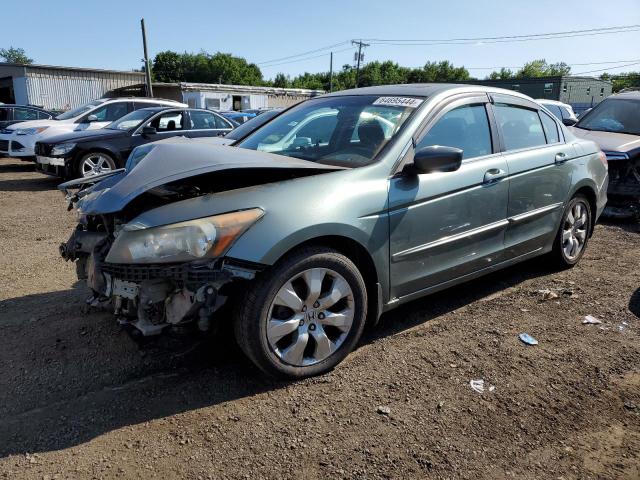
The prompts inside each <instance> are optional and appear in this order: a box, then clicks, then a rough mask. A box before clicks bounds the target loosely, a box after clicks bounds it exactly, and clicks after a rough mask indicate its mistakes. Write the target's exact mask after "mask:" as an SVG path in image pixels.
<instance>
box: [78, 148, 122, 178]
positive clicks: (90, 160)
mask: <svg viewBox="0 0 640 480" xmlns="http://www.w3.org/2000/svg"><path fill="white" fill-rule="evenodd" d="M115 168H116V162H115V160H114V159H113V158H112V157H111V155H109V154H107V153H104V152H92V153H87V154H86V155H83V156H82V157H81V158H80V161H79V162H78V174H79V175H80V176H81V177H84V178H86V177H91V176H93V175H98V174H100V173H106V172H110V171H111V170H115Z"/></svg>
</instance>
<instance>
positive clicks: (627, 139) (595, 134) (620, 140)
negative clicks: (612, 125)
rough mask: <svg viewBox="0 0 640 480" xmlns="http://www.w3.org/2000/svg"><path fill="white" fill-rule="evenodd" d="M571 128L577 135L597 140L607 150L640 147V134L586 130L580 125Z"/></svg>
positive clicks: (622, 150)
mask: <svg viewBox="0 0 640 480" xmlns="http://www.w3.org/2000/svg"><path fill="white" fill-rule="evenodd" d="M569 130H571V132H572V133H573V134H574V135H575V136H576V137H579V138H584V139H585V140H592V141H594V142H596V143H597V144H598V146H599V147H600V148H601V149H602V150H605V151H613V152H622V153H626V152H629V151H631V150H635V149H636V148H640V135H631V134H628V133H617V132H604V131H599V130H585V129H583V128H579V127H571V128H569Z"/></svg>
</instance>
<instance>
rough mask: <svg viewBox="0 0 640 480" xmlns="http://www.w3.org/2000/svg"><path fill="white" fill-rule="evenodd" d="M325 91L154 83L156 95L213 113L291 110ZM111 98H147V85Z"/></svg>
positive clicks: (120, 92) (119, 93)
mask: <svg viewBox="0 0 640 480" xmlns="http://www.w3.org/2000/svg"><path fill="white" fill-rule="evenodd" d="M323 93H324V90H308V89H304V88H276V87H259V86H249V85H223V84H215V83H189V82H181V83H154V84H153V94H154V96H155V97H157V98H167V99H170V100H177V101H179V102H184V103H187V104H189V106H190V107H191V108H207V109H210V110H221V111H227V110H248V109H254V108H265V107H272V108H273V107H288V106H290V105H293V104H296V103H298V102H301V101H303V100H307V99H308V98H311V97H315V96H317V95H322V94H323ZM109 95H110V96H117V97H121V96H144V95H145V86H144V84H139V85H133V86H129V87H123V88H120V89H118V90H115V91H112V92H109Z"/></svg>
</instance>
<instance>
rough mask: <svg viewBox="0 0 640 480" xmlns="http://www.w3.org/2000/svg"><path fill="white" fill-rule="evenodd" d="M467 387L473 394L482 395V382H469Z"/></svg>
mask: <svg viewBox="0 0 640 480" xmlns="http://www.w3.org/2000/svg"><path fill="white" fill-rule="evenodd" d="M469 385H471V388H472V389H473V390H474V391H475V392H478V393H484V380H471V381H470V382H469Z"/></svg>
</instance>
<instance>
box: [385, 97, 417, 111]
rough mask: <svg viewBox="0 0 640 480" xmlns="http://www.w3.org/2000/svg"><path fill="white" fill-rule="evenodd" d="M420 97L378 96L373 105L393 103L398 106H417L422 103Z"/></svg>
mask: <svg viewBox="0 0 640 480" xmlns="http://www.w3.org/2000/svg"><path fill="white" fill-rule="evenodd" d="M422 101H423V100H422V99H420V98H411V97H380V98H378V99H377V100H376V101H375V102H373V105H393V106H398V107H409V108H417V107H419V106H420V104H421V103H422Z"/></svg>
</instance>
